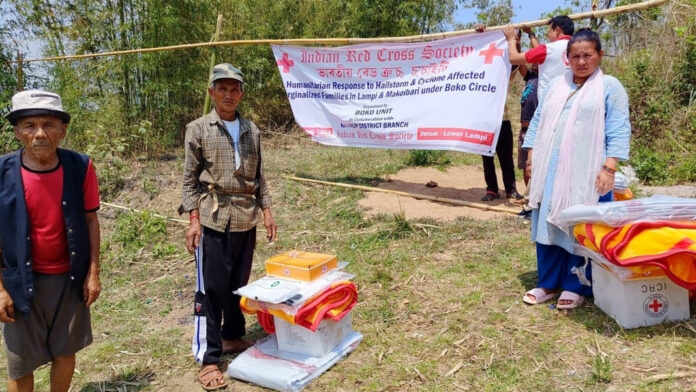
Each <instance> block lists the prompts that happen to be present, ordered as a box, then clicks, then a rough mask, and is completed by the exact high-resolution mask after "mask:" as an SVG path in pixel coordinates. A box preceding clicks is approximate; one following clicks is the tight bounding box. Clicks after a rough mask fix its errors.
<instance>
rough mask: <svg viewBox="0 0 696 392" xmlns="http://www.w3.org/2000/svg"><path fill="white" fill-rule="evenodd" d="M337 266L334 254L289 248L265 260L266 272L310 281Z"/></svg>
mask: <svg viewBox="0 0 696 392" xmlns="http://www.w3.org/2000/svg"><path fill="white" fill-rule="evenodd" d="M336 266H338V258H337V257H336V256H335V255H325V254H322V253H312V252H303V251H299V250H291V251H288V252H284V253H281V254H278V255H275V256H272V257H270V258H269V259H267V260H266V273H267V274H268V275H273V276H279V277H282V278H287V279H295V280H301V281H304V282H311V281H313V280H314V279H316V278H318V277H320V276H322V275H324V274H325V273H326V272H328V271H331V270H332V269H334V268H336Z"/></svg>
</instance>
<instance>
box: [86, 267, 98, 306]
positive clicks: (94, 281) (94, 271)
mask: <svg viewBox="0 0 696 392" xmlns="http://www.w3.org/2000/svg"><path fill="white" fill-rule="evenodd" d="M101 289H102V287H101V282H100V281H99V265H98V264H90V266H89V271H87V279H85V284H84V285H83V287H82V296H83V297H84V299H85V301H87V306H92V304H93V303H94V302H95V301H96V300H97V298H99V293H101Z"/></svg>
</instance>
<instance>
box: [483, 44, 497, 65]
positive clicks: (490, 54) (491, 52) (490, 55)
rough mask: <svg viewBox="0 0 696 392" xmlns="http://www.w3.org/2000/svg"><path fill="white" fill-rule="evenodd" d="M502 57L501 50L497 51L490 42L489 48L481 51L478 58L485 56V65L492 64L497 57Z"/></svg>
mask: <svg viewBox="0 0 696 392" xmlns="http://www.w3.org/2000/svg"><path fill="white" fill-rule="evenodd" d="M502 55H503V50H502V49H498V48H496V47H495V42H492V43H491V44H490V45H489V46H488V49H486V50H482V51H480V52H479V56H486V59H485V60H484V61H483V62H484V63H485V64H492V63H493V59H494V58H495V57H497V56H502Z"/></svg>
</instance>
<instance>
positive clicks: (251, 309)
mask: <svg viewBox="0 0 696 392" xmlns="http://www.w3.org/2000/svg"><path fill="white" fill-rule="evenodd" d="M357 301H358V289H357V288H356V287H355V284H353V283H351V282H348V281H343V282H337V283H334V284H332V285H331V287H329V288H328V289H326V290H325V291H324V292H322V293H320V294H317V295H315V296H314V297H312V298H310V299H309V300H307V302H306V303H305V304H304V305H302V307H300V309H299V310H298V311H297V314H295V315H290V314H287V313H286V312H283V311H282V310H279V309H269V308H267V307H266V306H264V303H263V302H261V301H256V300H253V299H249V298H247V297H242V299H241V301H240V307H241V309H242V311H244V312H245V313H252V314H253V313H256V315H257V317H258V318H259V324H261V327H263V329H264V330H265V331H266V332H268V333H274V332H275V326H274V325H273V317H272V316H276V317H280V318H282V319H283V320H285V321H287V322H288V323H290V324H296V325H301V326H303V327H305V328H308V329H310V330H312V331H316V330H317V328H318V327H319V323H320V322H321V320H323V319H325V318H328V319H332V320H335V321H339V320H340V319H342V318H343V316H345V315H346V314H347V313H348V312H350V310H351V309H353V306H355V303H356V302H357Z"/></svg>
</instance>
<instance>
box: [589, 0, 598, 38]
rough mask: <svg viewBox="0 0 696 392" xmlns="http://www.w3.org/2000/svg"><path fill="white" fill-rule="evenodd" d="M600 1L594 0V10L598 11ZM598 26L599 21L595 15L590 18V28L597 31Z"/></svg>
mask: <svg viewBox="0 0 696 392" xmlns="http://www.w3.org/2000/svg"><path fill="white" fill-rule="evenodd" d="M598 2H599V0H592V12H597V8H598V5H597V3H598ZM597 27H599V22H597V18H596V17H594V16H593V17H592V18H591V19H590V28H591V29H592V31H597Z"/></svg>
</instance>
